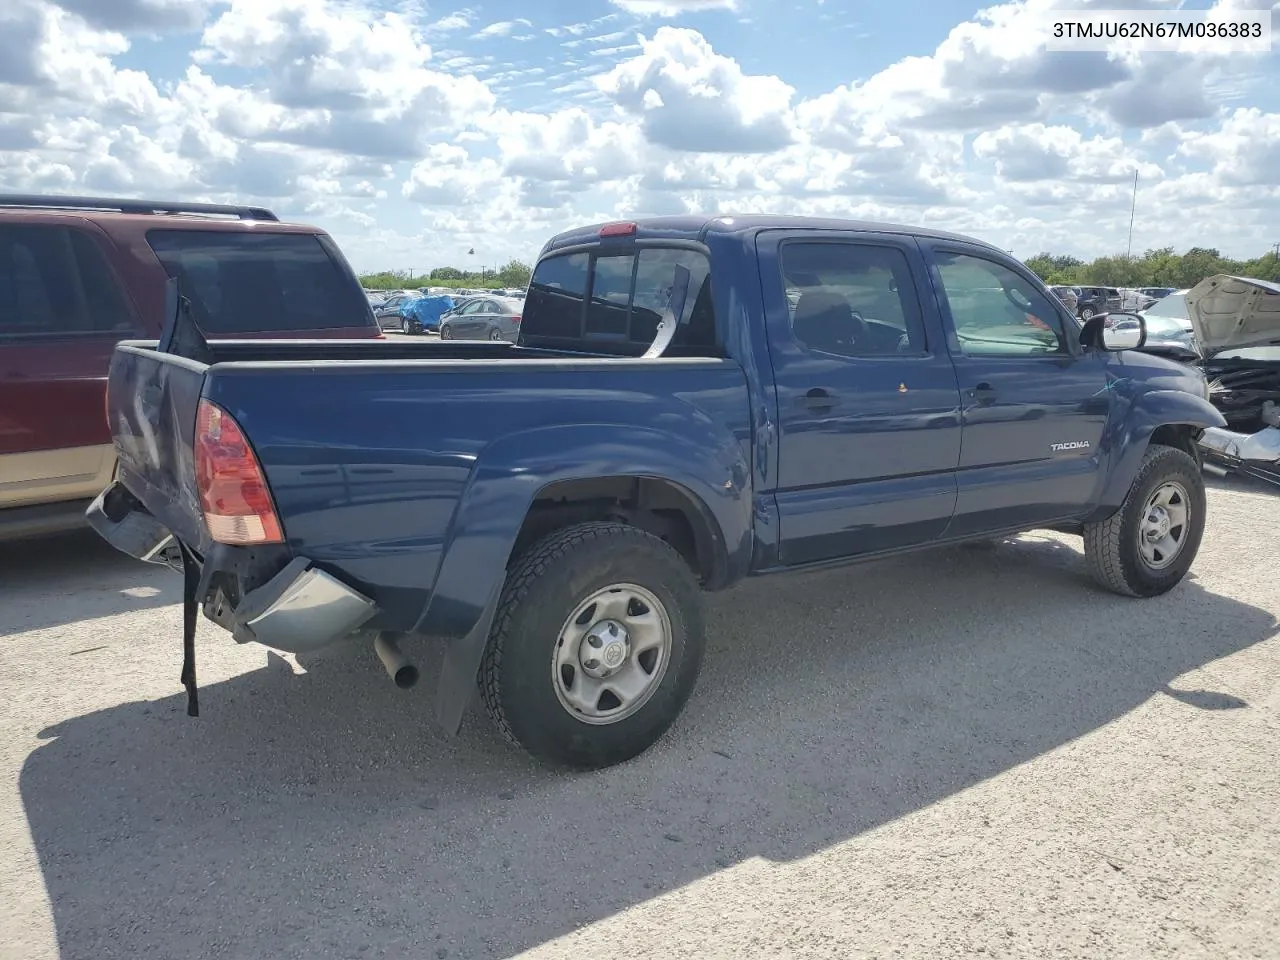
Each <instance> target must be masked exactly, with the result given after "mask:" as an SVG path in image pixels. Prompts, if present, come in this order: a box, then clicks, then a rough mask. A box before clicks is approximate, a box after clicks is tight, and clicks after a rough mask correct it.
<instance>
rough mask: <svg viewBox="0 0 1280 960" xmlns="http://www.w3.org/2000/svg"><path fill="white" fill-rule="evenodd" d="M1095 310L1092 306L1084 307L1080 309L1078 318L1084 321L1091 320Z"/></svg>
mask: <svg viewBox="0 0 1280 960" xmlns="http://www.w3.org/2000/svg"><path fill="white" fill-rule="evenodd" d="M1096 312H1097V311H1096V310H1094V309H1093V307H1085V308H1084V309H1083V310H1081V311H1080V319H1081V320H1084V321H1086V322H1087V321H1089V320H1092V319H1093V317H1094V314H1095V313H1096Z"/></svg>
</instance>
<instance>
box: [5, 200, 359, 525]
mask: <svg viewBox="0 0 1280 960" xmlns="http://www.w3.org/2000/svg"><path fill="white" fill-rule="evenodd" d="M170 278H173V279H174V280H176V281H177V284H178V291H179V293H180V294H181V296H182V297H184V298H185V299H186V302H187V303H189V304H190V309H191V312H192V317H193V319H194V320H195V321H196V322H197V323H198V324H199V326H200V328H201V330H202V331H203V332H204V334H205V336H206V337H208V338H209V339H248V338H257V337H264V336H265V337H297V338H303V339H314V338H376V337H380V336H381V335H382V334H381V332H380V330H379V329H378V325H377V323H375V322H374V319H373V314H372V312H371V311H370V309H369V301H368V299H367V298H366V297H365V295H364V292H363V291H362V290H361V288H360V284H359V281H358V280H357V279H356V276H355V274H354V273H353V272H352V270H351V268H350V266H349V265H348V264H347V261H346V259H345V258H344V257H343V256H342V253H341V252H340V251H339V250H338V248H337V246H336V245H335V244H334V242H333V240H332V239H331V238H330V237H329V235H328V234H326V233H325V232H324V231H322V230H319V229H317V228H315V227H308V226H302V225H298V224H289V223H281V222H280V221H279V220H278V219H277V218H276V216H275V214H273V213H272V212H271V211H270V210H264V209H262V208H261V207H241V206H222V205H217V204H201V203H186V204H184V203H154V202H151V201H142V200H116V199H104V198H99V197H48V196H5V195H0V539H13V538H17V537H22V536H29V535H36V534H43V533H51V532H55V531H58V530H65V529H72V528H75V527H78V526H80V525H81V524H82V523H83V522H84V508H85V506H86V505H87V503H88V502H89V501H90V500H92V499H93V497H95V496H97V494H98V493H99V492H100V491H101V490H102V489H103V488H104V487H106V486H107V485H108V484H109V483H110V481H111V477H112V473H113V472H114V470H115V457H114V454H113V452H112V447H111V431H110V430H108V429H107V423H106V417H105V414H104V410H103V404H104V401H105V385H106V377H107V367H108V364H109V362H110V360H111V352H112V348H113V347H114V346H115V343H116V341H118V340H124V339H136V338H143V339H146V338H151V337H154V338H159V336H160V332H161V329H162V327H163V326H164V324H165V320H166V317H165V313H166V307H165V304H166V287H167V286H168V281H169V279H170Z"/></svg>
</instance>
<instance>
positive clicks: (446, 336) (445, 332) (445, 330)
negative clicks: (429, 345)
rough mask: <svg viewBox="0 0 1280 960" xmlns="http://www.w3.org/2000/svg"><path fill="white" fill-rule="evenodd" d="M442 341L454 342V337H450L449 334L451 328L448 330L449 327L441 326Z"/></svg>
mask: <svg viewBox="0 0 1280 960" xmlns="http://www.w3.org/2000/svg"><path fill="white" fill-rule="evenodd" d="M440 339H441V340H452V339H453V338H452V336H450V334H449V328H448V327H447V326H445V325H444V324H441V325H440Z"/></svg>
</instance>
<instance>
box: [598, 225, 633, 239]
mask: <svg viewBox="0 0 1280 960" xmlns="http://www.w3.org/2000/svg"><path fill="white" fill-rule="evenodd" d="M635 232H636V225H635V224H634V223H630V222H627V223H606V224H605V225H604V226H603V227H601V228H600V236H602V237H629V236H631V235H632V234H634V233H635Z"/></svg>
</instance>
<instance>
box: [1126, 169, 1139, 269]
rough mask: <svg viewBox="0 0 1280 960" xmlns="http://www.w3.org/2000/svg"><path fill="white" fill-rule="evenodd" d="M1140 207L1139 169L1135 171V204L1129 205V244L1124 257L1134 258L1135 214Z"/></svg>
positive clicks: (1127, 258)
mask: <svg viewBox="0 0 1280 960" xmlns="http://www.w3.org/2000/svg"><path fill="white" fill-rule="evenodd" d="M1137 209H1138V171H1137V170H1136V169H1135V170H1134V171H1133V205H1132V206H1130V207H1129V246H1128V247H1127V248H1126V249H1125V252H1124V258H1125V259H1126V260H1131V259H1133V215H1134V213H1136V212H1137Z"/></svg>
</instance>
